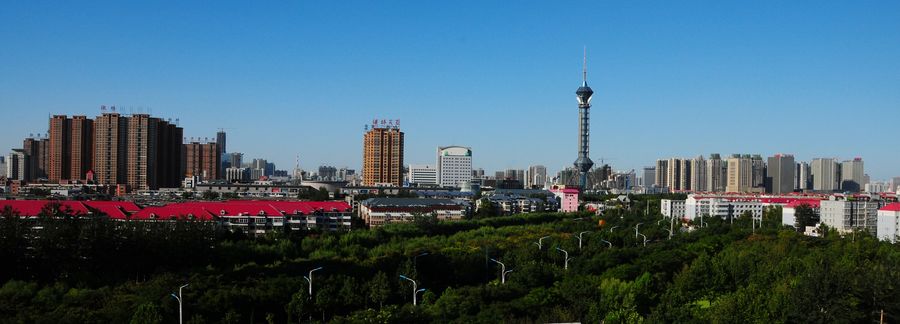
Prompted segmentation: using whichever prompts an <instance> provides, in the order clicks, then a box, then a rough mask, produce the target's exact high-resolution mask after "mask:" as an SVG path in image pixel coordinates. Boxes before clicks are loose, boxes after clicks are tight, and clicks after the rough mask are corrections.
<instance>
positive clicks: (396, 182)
mask: <svg viewBox="0 0 900 324" xmlns="http://www.w3.org/2000/svg"><path fill="white" fill-rule="evenodd" d="M387 184H390V185H393V186H397V187H400V186H402V185H403V132H401V131H400V129H399V128H397V127H394V128H387V127H378V128H372V129H370V130H369V131H368V132H366V134H365V136H364V137H363V185H364V186H375V185H387Z"/></svg>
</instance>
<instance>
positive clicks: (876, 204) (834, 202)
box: [820, 196, 884, 235]
mask: <svg viewBox="0 0 900 324" xmlns="http://www.w3.org/2000/svg"><path fill="white" fill-rule="evenodd" d="M876 197H877V196H874V197H872V198H873V199H861V197H850V199H854V200H850V199H847V197H843V196H831V198H830V199H829V200H823V201H822V203H821V207H820V215H821V216H820V219H821V221H822V223H823V224H825V225H827V226H828V227H831V228H834V229H836V230H837V231H838V232H840V233H848V232H852V231H855V230H862V231H866V232H868V233H870V234H872V235H877V234H878V230H877V228H878V227H877V225H878V209H879V208H881V207H883V206H884V201H883V200H881V199H879V198H876Z"/></svg>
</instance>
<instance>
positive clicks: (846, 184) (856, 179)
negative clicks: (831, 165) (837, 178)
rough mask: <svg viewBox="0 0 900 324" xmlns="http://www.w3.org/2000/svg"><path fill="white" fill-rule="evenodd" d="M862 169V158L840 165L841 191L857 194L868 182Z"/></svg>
mask: <svg viewBox="0 0 900 324" xmlns="http://www.w3.org/2000/svg"><path fill="white" fill-rule="evenodd" d="M865 177H866V173H865V170H864V169H863V160H862V158H855V159H853V160H847V161H844V162H842V163H841V190H843V191H849V192H859V191H861V190H862V188H863V187H864V186H865V185H866V183H867V182H868V181H866V179H865Z"/></svg>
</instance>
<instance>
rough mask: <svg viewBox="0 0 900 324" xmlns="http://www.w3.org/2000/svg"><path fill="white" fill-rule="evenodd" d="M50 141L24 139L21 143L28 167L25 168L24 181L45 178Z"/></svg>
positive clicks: (31, 138)
mask: <svg viewBox="0 0 900 324" xmlns="http://www.w3.org/2000/svg"><path fill="white" fill-rule="evenodd" d="M49 146H50V141H49V140H48V139H46V138H35V137H29V138H26V139H25V140H24V141H23V143H22V151H23V152H24V153H25V156H26V157H27V158H26V161H27V163H28V165H26V166H25V179H24V180H25V181H34V180H38V179H45V178H47V155H48V153H49Z"/></svg>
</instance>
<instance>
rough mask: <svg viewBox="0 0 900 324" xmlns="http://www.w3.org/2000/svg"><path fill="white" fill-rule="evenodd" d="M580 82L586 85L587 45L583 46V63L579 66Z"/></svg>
mask: <svg viewBox="0 0 900 324" xmlns="http://www.w3.org/2000/svg"><path fill="white" fill-rule="evenodd" d="M581 81H582V82H583V83H584V84H587V45H585V46H584V61H583V63H582V65H581Z"/></svg>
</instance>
